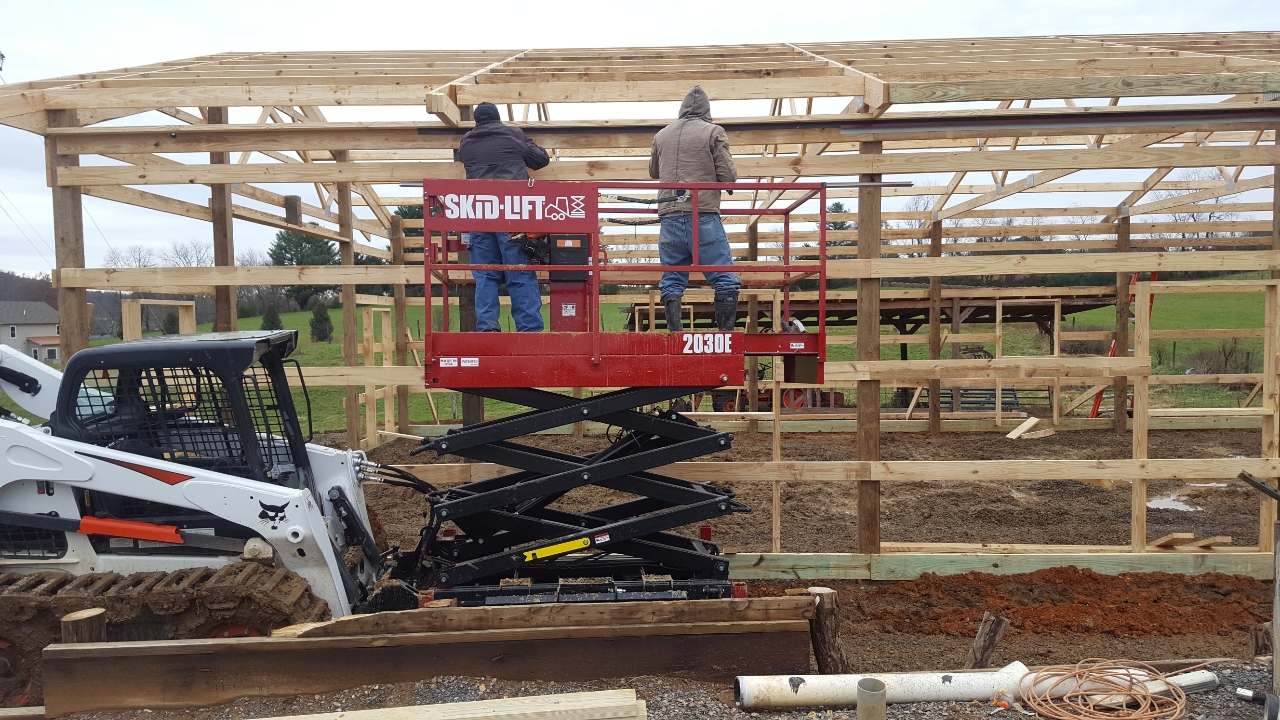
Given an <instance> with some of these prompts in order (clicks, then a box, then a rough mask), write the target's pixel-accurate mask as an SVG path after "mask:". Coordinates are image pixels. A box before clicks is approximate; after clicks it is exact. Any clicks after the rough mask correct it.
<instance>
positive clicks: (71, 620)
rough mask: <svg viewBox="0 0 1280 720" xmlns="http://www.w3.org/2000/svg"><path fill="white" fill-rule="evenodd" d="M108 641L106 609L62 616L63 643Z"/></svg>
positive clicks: (93, 609) (82, 611) (76, 612)
mask: <svg viewBox="0 0 1280 720" xmlns="http://www.w3.org/2000/svg"><path fill="white" fill-rule="evenodd" d="M106 641H107V611H106V610H105V609H104V608H88V609H85V610H77V611H75V612H73V613H70V614H69V615H63V616H62V642H64V643H90V642H106Z"/></svg>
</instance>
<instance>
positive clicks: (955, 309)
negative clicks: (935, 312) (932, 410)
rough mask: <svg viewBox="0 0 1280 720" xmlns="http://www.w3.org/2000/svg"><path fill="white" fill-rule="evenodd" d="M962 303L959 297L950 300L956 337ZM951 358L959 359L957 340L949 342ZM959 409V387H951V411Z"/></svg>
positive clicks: (953, 332) (952, 323) (953, 329)
mask: <svg viewBox="0 0 1280 720" xmlns="http://www.w3.org/2000/svg"><path fill="white" fill-rule="evenodd" d="M962 304H963V302H962V301H961V300H960V298H953V299H952V300H951V334H952V335H954V336H956V337H959V336H960V306H961V305H962ZM951 359H952V360H959V359H960V343H958V342H953V343H951ZM939 392H941V391H939ZM959 409H960V388H959V387H952V388H951V412H956V411H957V410H959Z"/></svg>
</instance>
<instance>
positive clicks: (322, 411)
mask: <svg viewBox="0 0 1280 720" xmlns="http://www.w3.org/2000/svg"><path fill="white" fill-rule="evenodd" d="M621 307H623V306H622V305H618V304H606V305H602V306H601V315H602V317H603V318H604V322H605V327H606V329H608V330H611V331H620V330H621V329H622V323H623V320H624V315H623V314H622V313H621V312H619V309H620V308H621ZM423 310H424V309H423V308H422V307H410V308H409V309H408V324H409V327H410V328H411V329H412V331H413V335H414V337H421V336H422V330H423V323H424V314H423ZM547 313H548V308H547V307H546V306H545V305H544V307H543V315H544V317H546V316H547ZM360 315H361V314H360V313H358V314H357V324H358V325H360V326H361V328H360V330H359V331H360V332H361V333H363V327H362V322H361V319H360ZM329 316H330V318H331V319H332V321H333V326H334V336H333V341H332V342H329V343H314V342H312V341H311V337H310V321H311V313H310V312H296V313H283V314H281V316H280V319H281V322H282V323H283V324H284V327H285V328H286V329H291V330H297V331H298V333H299V337H300V340H299V345H298V350H297V351H296V352H295V353H294V357H295V358H296V359H297V360H298V362H299V363H300V364H301V365H303V366H337V365H341V364H342V311H341V310H340V309H334V310H331V311H330V313H329ZM501 323H502V326H503V328H504V329H505V328H511V327H512V325H511V317H510V312H509V310H508V309H507V308H504V309H503V312H502V319H501ZM1262 323H1263V305H1262V294H1261V293H1216V294H1202V295H1158V296H1157V297H1156V301H1155V305H1154V308H1153V310H1152V316H1151V325H1152V327H1153V329H1160V330H1164V329H1170V330H1172V329H1193V328H1204V329H1221V328H1258V327H1261V326H1262ZM261 325H262V319H261V318H260V317H250V318H241V319H240V321H239V327H240V328H241V329H243V330H256V329H258V328H259V327H261ZM450 325H451V326H452V327H453V328H455V329H456V327H457V320H456V315H455V317H453V318H451V323H450ZM1114 326H1115V311H1114V310H1113V309H1111V308H1100V309H1097V310H1091V311H1088V312H1083V313H1077V314H1074V315H1071V316H1069V317H1068V318H1067V319H1066V320H1065V321H1064V322H1063V329H1064V330H1072V329H1086V328H1088V329H1103V330H1109V329H1112V328H1113V327H1114ZM199 329H200V330H201V331H207V330H209V329H210V325H208V324H204V325H200V326H199ZM855 331H856V329H855V328H852V327H837V328H830V330H829V332H830V333H831V334H840V335H847V334H853V333H854V332H855ZM881 331H882V333H884V334H894V333H896V332H897V331H896V330H894V329H893V328H891V327H888V326H886V327H884V328H882V330H881ZM964 331H965V332H967V333H985V332H993V331H994V326H992V325H966V326H965V329H964ZM375 337H379V338H380V337H381V327H380V326H379V327H376V328H375ZM113 342H118V341H116V340H114V339H112V340H95V341H94V342H93V345H102V344H109V343H113ZM1227 342H1228V343H1229V342H1230V341H1227ZM966 344H969V343H966ZM1223 345H1224V342H1223V341H1220V340H1178V341H1172V340H1155V341H1153V342H1152V343H1151V352H1152V359H1153V363H1154V365H1155V368H1154V369H1155V372H1156V373H1158V374H1180V373H1183V372H1185V371H1186V369H1187V367H1188V359H1189V358H1191V357H1192V354H1193V353H1197V352H1201V353H1204V352H1210V353H1221V352H1222V349H1223ZM907 347H908V358H910V359H913V360H916V359H926V358H928V356H929V355H928V353H929V351H928V346H927V345H925V344H915V345H908V346H907ZM985 347H986V348H987V349H988V350H991V351H994V345H993V344H991V343H986V344H985ZM855 352H856V350H855V348H854V347H853V346H850V345H833V346H831V347H830V351H829V355H828V359H829V360H832V361H841V360H844V361H848V360H853V359H854V357H855ZM899 352H900V350H899V346H897V345H885V346H884V347H882V348H881V353H880V355H881V358H882V359H885V360H894V359H898V358H899V357H900V356H899ZM1048 353H1049V340H1048V338H1047V337H1046V336H1045V335H1043V334H1042V333H1040V331H1039V330H1038V329H1037V328H1035V327H1034V326H1033V325H1029V324H1006V326H1005V338H1004V354H1005V355H1047V354H1048ZM1235 353H1236V355H1237V357H1239V358H1240V361H1239V362H1241V363H1244V362H1245V361H1246V360H1247V361H1248V362H1247V363H1246V365H1247V369H1239V370H1237V371H1239V372H1258V371H1260V370H1261V368H1262V340H1261V339H1259V338H1245V339H1241V340H1239V341H1238V342H1237V344H1236V347H1235ZM948 354H949V347H944V356H947V355H948ZM308 393H309V395H310V400H311V410H312V427H313V428H314V429H315V431H317V432H319V431H323V430H337V429H341V428H343V427H344V426H345V413H344V411H343V407H342V398H343V389H342V388H339V387H313V388H310V389H309V391H308ZM891 394H892V391H890V390H886V391H885V397H886V399H888V398H889V396H890V395H891ZM1247 394H1248V389H1225V388H1223V387H1222V386H1217V385H1211V386H1162V387H1156V388H1153V390H1152V406H1154V407H1229V406H1233V405H1239V404H1240V403H1241V402H1242V401H1243V400H1244V397H1245V396H1246V395H1247ZM294 396H295V401H296V402H298V403H301V402H302V399H303V398H302V390H301V388H294ZM434 399H435V402H436V407H437V410H438V411H439V413H440V415H441V417H442V418H443V419H444V420H445V421H446V422H448V421H449V420H452V419H454V418H456V417H457V412H458V411H459V408H460V407H461V406H460V397H458V395H457V394H456V393H437V394H435V395H434ZM1256 402H1257V401H1256V400H1255V403H1256ZM379 405H380V406H381V403H379ZM0 406H3V407H5V408H8V409H10V410H13V411H15V412H18V413H19V414H23V413H21V411H20V410H19V409H18V408H17V406H16V405H14V404H13V402H12V401H11V400H10V399H9V398H7V397H4V396H3V395H0ZM518 410H520V408H516V407H515V406H511V405H508V404H506V403H500V402H497V401H488V402H486V405H485V414H486V416H488V417H500V416H503V415H508V414H511V413H513V412H516V411H518ZM379 413H381V408H379ZM409 416H410V420H411V422H414V423H422V422H430V421H431V418H432V413H431V408H430V406H429V403H428V399H427V396H426V395H423V394H415V395H411V396H410V400H409Z"/></svg>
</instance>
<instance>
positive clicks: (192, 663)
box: [42, 620, 810, 718]
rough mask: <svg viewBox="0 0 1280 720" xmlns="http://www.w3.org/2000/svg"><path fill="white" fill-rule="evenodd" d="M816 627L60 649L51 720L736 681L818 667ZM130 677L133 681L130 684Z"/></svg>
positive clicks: (49, 693)
mask: <svg viewBox="0 0 1280 720" xmlns="http://www.w3.org/2000/svg"><path fill="white" fill-rule="evenodd" d="M809 645H810V640H809V623H808V622H807V621H793V620H783V621H763V622H746V623H674V624H666V623H660V624H652V625H624V626H617V627H610V626H594V627H572V628H521V629H515V630H480V631H465V632H433V633H402V634H392V635H373V636H369V635H362V636H356V637H321V638H231V639H208V640H165V641H143V642H109V643H84V644H75V645H62V644H56V645H50V646H49V647H47V648H45V650H44V656H43V668H42V671H43V674H44V692H45V709H46V714H47V717H51V718H52V717H61V716H64V715H68V714H71V713H76V712H87V711H94V710H126V709H140V708H150V709H159V708H182V707H196V706H202V705H215V704H219V703H225V702H230V701H232V700H235V699H237V698H242V697H265V696H291V695H306V694H316V693H327V692H333V691H335V690H343V689H347V688H353V687H359V686H361V685H368V684H373V683H395V682H417V681H419V680H425V679H429V678H432V677H437V676H440V675H462V676H481V677H493V678H499V679H503V680H536V679H540V680H555V681H557V682H576V681H583V680H598V679H601V678H617V677H632V676H635V675H666V676H672V677H684V678H691V679H693V678H696V679H700V680H704V681H711V682H724V683H728V682H730V681H731V680H732V679H733V678H734V677H736V676H737V675H765V674H796V673H803V672H807V671H808V668H809ZM120 678H129V682H121V681H120Z"/></svg>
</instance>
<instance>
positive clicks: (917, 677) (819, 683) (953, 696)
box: [733, 662, 1027, 710]
mask: <svg viewBox="0 0 1280 720" xmlns="http://www.w3.org/2000/svg"><path fill="white" fill-rule="evenodd" d="M1026 674H1027V666H1026V665H1023V664H1022V663H1020V662H1015V663H1010V664H1009V665H1006V666H1005V667H1003V668H1001V669H1000V670H995V671H991V672H962V673H939V672H919V673H894V674H880V675H790V676H788V675H742V676H739V677H738V678H736V679H735V680H734V681H733V699H734V701H735V702H736V703H737V705H738V707H740V708H742V709H744V710H750V709H755V708H771V707H822V706H829V705H835V706H840V707H855V706H857V704H858V681H859V680H862V679H864V678H874V679H876V680H879V681H881V682H883V683H884V685H885V701H886V702H887V703H889V704H894V703H916V702H946V701H954V702H968V701H972V700H981V701H986V700H990V699H991V698H993V697H995V696H996V695H999V694H1001V693H1005V692H1008V693H1016V692H1017V691H1018V687H1019V684H1020V682H1021V680H1022V678H1023V676H1024V675H1026Z"/></svg>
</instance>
